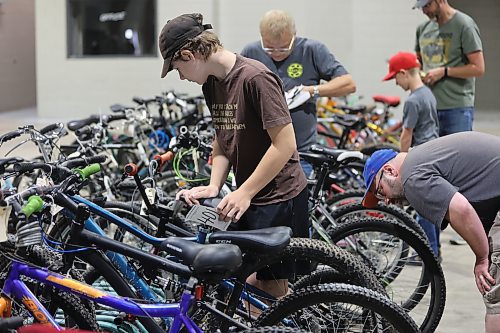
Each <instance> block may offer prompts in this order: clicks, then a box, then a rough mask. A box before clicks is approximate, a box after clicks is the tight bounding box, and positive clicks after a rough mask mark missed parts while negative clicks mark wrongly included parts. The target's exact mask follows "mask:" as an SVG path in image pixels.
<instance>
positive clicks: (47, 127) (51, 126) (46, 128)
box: [39, 123, 62, 134]
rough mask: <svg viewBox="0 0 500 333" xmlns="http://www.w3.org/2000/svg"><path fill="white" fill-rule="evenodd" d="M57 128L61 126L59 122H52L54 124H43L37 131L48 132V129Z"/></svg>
mask: <svg viewBox="0 0 500 333" xmlns="http://www.w3.org/2000/svg"><path fill="white" fill-rule="evenodd" d="M59 128H62V126H61V123H54V124H50V125H48V126H45V127H44V128H42V129H41V130H39V132H40V134H45V133H48V132H50V131H53V130H56V129H59Z"/></svg>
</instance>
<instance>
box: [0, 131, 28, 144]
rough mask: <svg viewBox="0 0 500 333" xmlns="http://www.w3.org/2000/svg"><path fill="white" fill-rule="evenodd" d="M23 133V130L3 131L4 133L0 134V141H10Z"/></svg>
mask: <svg viewBox="0 0 500 333" xmlns="http://www.w3.org/2000/svg"><path fill="white" fill-rule="evenodd" d="M23 133H24V131H23V130H15V131H12V132H8V133H5V134H4V135H2V136H0V143H3V142H7V141H10V140H12V139H15V138H17V137H18V136H20V135H21V134H23Z"/></svg>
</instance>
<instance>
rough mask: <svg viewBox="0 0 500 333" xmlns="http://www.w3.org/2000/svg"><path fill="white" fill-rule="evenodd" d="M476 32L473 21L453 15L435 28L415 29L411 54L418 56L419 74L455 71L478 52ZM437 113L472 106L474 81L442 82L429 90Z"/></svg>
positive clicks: (430, 25) (426, 25) (424, 25)
mask: <svg viewBox="0 0 500 333" xmlns="http://www.w3.org/2000/svg"><path fill="white" fill-rule="evenodd" d="M481 50H482V44H481V37H480V35H479V28H478V27H477V25H476V23H475V22H474V20H473V19H472V18H471V17H470V16H468V15H466V14H464V13H462V12H460V11H457V12H456V13H455V15H453V17H452V18H451V19H450V20H449V21H448V22H446V23H445V24H443V25H442V26H439V25H438V24H437V23H436V22H434V21H426V22H424V23H422V24H421V25H419V26H418V28H417V38H416V45H415V51H416V52H419V53H420V54H421V56H422V65H423V70H424V71H425V72H428V71H429V70H430V69H433V68H437V67H443V66H448V67H458V66H464V65H466V64H467V63H468V59H467V54H469V53H472V52H475V51H481ZM431 90H432V92H433V93H434V95H435V96H436V100H437V108H438V110H443V109H451V108H461V107H471V106H474V92H475V79H474V78H468V79H459V78H452V77H448V78H444V79H441V80H439V81H438V82H436V84H434V85H432V86H431Z"/></svg>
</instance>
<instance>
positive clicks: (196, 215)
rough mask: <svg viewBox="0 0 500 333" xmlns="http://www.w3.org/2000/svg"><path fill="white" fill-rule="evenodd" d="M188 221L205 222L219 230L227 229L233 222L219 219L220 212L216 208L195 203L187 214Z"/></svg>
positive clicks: (204, 223)
mask: <svg viewBox="0 0 500 333" xmlns="http://www.w3.org/2000/svg"><path fill="white" fill-rule="evenodd" d="M186 222H191V223H196V224H203V225H206V226H210V227H213V228H215V229H217V230H227V228H228V227H229V225H230V224H231V222H225V221H224V220H221V219H219V214H218V213H217V211H216V210H215V208H211V207H206V206H200V205H195V206H193V207H192V208H191V210H190V211H189V212H188V213H187V215H186Z"/></svg>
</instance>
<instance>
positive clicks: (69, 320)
mask: <svg viewBox="0 0 500 333" xmlns="http://www.w3.org/2000/svg"><path fill="white" fill-rule="evenodd" d="M4 258H5V257H4ZM27 261H28V262H30V263H32V264H34V265H36V266H39V267H45V268H47V267H53V266H59V264H58V263H56V260H55V259H54V258H53V257H52V253H51V252H49V251H48V250H47V249H45V248H43V247H41V246H30V247H29V260H27ZM4 278H5V277H3V276H2V278H1V280H2V281H0V283H1V285H3V280H4ZM21 279H22V280H23V282H24V283H25V284H26V286H27V287H28V288H29V289H30V290H31V291H32V292H33V293H34V295H35V296H37V297H40V296H42V297H41V298H39V300H40V301H41V303H42V304H43V306H44V307H45V308H46V309H47V310H48V311H49V312H50V313H51V314H52V315H53V316H55V315H56V312H58V310H61V311H62V312H63V314H64V325H62V326H66V325H70V326H69V327H72V328H79V329H83V330H93V331H98V330H99V325H98V324H97V321H96V318H95V309H94V307H93V304H92V303H91V302H89V301H84V300H82V299H80V298H79V297H78V296H76V295H73V294H71V293H67V292H65V291H63V290H61V289H57V288H55V287H51V286H48V285H45V284H44V283H43V282H39V281H36V280H34V279H31V278H27V277H21ZM17 305H19V306H20V307H22V308H23V310H21V311H23V313H31V315H32V317H33V321H34V322H36V323H40V320H39V319H38V318H37V316H36V315H35V314H34V313H32V312H31V311H30V310H29V308H26V307H25V306H24V305H23V304H22V302H19V303H17ZM56 321H58V322H59V324H61V322H60V319H59V318H58V319H57V320H56Z"/></svg>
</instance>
